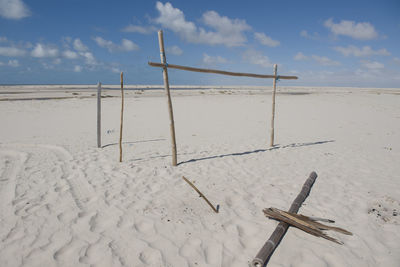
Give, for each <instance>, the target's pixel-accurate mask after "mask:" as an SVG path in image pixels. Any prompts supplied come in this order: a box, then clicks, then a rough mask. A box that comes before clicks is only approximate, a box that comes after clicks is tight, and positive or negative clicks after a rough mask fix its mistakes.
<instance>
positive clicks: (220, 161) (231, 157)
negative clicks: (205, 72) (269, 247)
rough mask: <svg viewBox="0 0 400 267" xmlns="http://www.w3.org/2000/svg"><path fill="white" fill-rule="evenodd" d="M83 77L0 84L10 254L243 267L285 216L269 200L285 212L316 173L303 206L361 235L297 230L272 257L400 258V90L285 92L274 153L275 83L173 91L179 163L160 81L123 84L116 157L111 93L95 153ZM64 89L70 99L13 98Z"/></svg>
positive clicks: (5, 232)
mask: <svg viewBox="0 0 400 267" xmlns="http://www.w3.org/2000/svg"><path fill="white" fill-rule="evenodd" d="M82 88H83V87H77V88H75V87H70V88H66V87H58V88H53V87H51V86H48V87H33V86H30V87H19V88H16V87H5V86H3V87H0V93H1V94H0V100H4V101H0V125H1V129H0V240H1V242H0V266H46V267H49V266H89V265H90V266H174V267H175V266H190V267H195V266H229V267H233V266H247V265H248V263H249V262H250V261H251V260H252V259H253V258H254V256H255V255H256V254H257V252H258V251H259V249H260V248H261V247H262V245H263V244H264V242H265V241H266V240H267V239H268V238H269V236H270V234H271V233H272V232H273V230H274V229H275V227H276V225H277V222H276V221H273V220H269V219H267V218H265V216H264V215H263V213H262V209H264V208H267V207H271V206H272V207H276V208H280V209H288V208H289V206H290V205H291V203H292V201H293V200H294V198H295V197H296V195H297V194H298V193H299V192H300V189H301V186H302V184H303V183H304V181H305V180H306V178H307V177H308V175H309V174H310V172H311V171H316V172H317V173H318V178H317V180H316V183H315V184H314V186H313V188H312V191H311V194H310V196H309V197H308V198H307V200H306V202H305V203H304V205H303V206H302V207H301V208H300V213H302V214H305V215H311V216H317V217H323V218H329V219H334V220H335V221H336V224H335V225H337V226H339V227H343V228H345V229H347V230H349V231H351V232H353V234H354V235H353V236H343V235H338V234H335V233H329V234H330V235H332V236H334V237H335V238H338V239H340V240H342V241H343V242H344V245H342V246H341V245H338V244H335V243H332V242H330V241H327V240H324V239H321V238H317V237H314V236H311V235H308V234H306V233H304V232H302V231H300V230H298V229H295V228H290V229H289V231H288V233H287V234H286V236H285V237H284V239H283V241H282V242H281V244H280V245H279V247H278V248H277V250H276V251H275V253H274V255H273V256H272V258H271V260H270V263H269V265H268V266H296V267H297V266H315V267H316V266H399V264H400V253H399V251H400V242H399V240H400V217H399V216H400V215H397V216H395V215H396V213H397V212H399V211H400V164H399V162H400V95H399V90H396V89H392V90H383V89H382V90H378V89H376V90H372V89H355V88H344V89H343V88H324V89H318V88H283V89H282V92H284V93H285V94H278V96H277V108H276V112H277V117H276V127H275V129H276V135H275V136H276V143H277V147H276V148H275V149H269V145H268V140H269V126H270V114H271V95H270V94H269V93H268V90H266V89H265V90H264V89H261V88H252V89H249V90H247V89H246V88H237V89H235V90H229V89H228V88H217V89H212V90H194V91H183V90H178V91H174V92H173V104H174V112H175V122H176V131H177V143H178V161H179V162H181V164H180V165H179V166H177V167H172V166H171V156H170V153H171V152H170V139H169V126H168V115H167V107H166V99H165V97H164V95H163V92H162V91H153V90H152V91H145V92H141V91H138V90H136V91H129V92H127V98H126V106H125V124H124V127H125V128H124V142H125V143H124V145H123V149H124V161H123V163H119V162H118V157H119V151H118V145H117V144H116V143H117V142H118V138H119V112H120V99H119V98H118V97H110V98H103V100H102V101H103V102H102V107H103V121H102V125H103V126H102V138H103V145H104V146H105V147H104V148H102V149H97V148H96V113H95V112H96V99H95V98H94V97H92V96H91V95H92V94H93V93H94V92H95V91H94V90H95V89H94V87H92V88H90V89H82ZM55 92H57V93H55ZM288 92H296V94H294V95H292V94H288ZM73 93H75V94H73ZM105 94H106V95H110V96H117V95H118V91H107V92H105ZM54 97H73V98H70V99H58V100H24V101H22V100H15V99H29V98H40V99H47V98H54ZM10 99H14V100H15V101H10ZM182 175H185V176H186V177H187V178H188V179H190V180H191V181H195V184H196V185H197V186H198V188H199V189H200V190H201V191H202V192H203V193H204V194H205V195H206V196H207V197H208V198H209V199H210V201H211V202H213V203H214V204H215V205H216V204H219V205H220V213H219V214H216V213H214V212H213V211H212V210H211V208H210V207H209V206H207V204H206V203H205V202H204V201H203V200H202V199H201V198H199V197H198V195H197V194H196V193H195V192H194V191H193V189H192V188H190V187H189V186H188V185H187V184H186V183H185V182H184V181H183V180H182V179H181V176H182Z"/></svg>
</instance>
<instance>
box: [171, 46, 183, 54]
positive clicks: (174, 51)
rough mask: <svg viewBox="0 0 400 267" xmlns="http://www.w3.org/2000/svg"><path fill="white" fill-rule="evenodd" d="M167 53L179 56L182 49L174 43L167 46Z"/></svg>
mask: <svg viewBox="0 0 400 267" xmlns="http://www.w3.org/2000/svg"><path fill="white" fill-rule="evenodd" d="M167 53H168V54H172V55H175V56H180V55H182V54H183V51H182V49H180V48H179V46H176V45H174V46H170V47H167Z"/></svg>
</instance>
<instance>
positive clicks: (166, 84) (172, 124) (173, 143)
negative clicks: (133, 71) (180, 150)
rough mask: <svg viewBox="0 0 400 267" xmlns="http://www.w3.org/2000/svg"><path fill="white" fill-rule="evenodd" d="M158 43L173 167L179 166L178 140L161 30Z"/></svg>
mask: <svg viewBox="0 0 400 267" xmlns="http://www.w3.org/2000/svg"><path fill="white" fill-rule="evenodd" d="M158 43H159V46H160V57H161V63H162V66H163V78H164V87H165V93H166V94H167V101H168V114H169V121H170V132H171V146H172V166H176V165H177V156H176V154H177V152H176V138H175V122H174V112H173V110H172V101H171V94H170V92H169V81H168V70H167V66H168V65H167V59H166V57H165V50H164V37H163V32H162V31H161V30H160V31H158Z"/></svg>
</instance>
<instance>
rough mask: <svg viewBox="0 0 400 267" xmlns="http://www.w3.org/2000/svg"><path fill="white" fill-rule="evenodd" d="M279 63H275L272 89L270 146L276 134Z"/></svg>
mask: <svg viewBox="0 0 400 267" xmlns="http://www.w3.org/2000/svg"><path fill="white" fill-rule="evenodd" d="M277 71H278V65H276V64H274V82H273V85H274V90H273V91H272V118H271V140H270V141H271V142H270V146H271V147H273V146H274V135H275V94H276V79H277Z"/></svg>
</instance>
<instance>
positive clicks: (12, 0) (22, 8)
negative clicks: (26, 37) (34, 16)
mask: <svg viewBox="0 0 400 267" xmlns="http://www.w3.org/2000/svg"><path fill="white" fill-rule="evenodd" d="M30 15H31V12H30V10H29V8H28V7H27V6H26V5H25V3H24V2H22V1H21V0H0V16H1V17H3V18H6V19H22V18H25V17H28V16H30Z"/></svg>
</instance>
